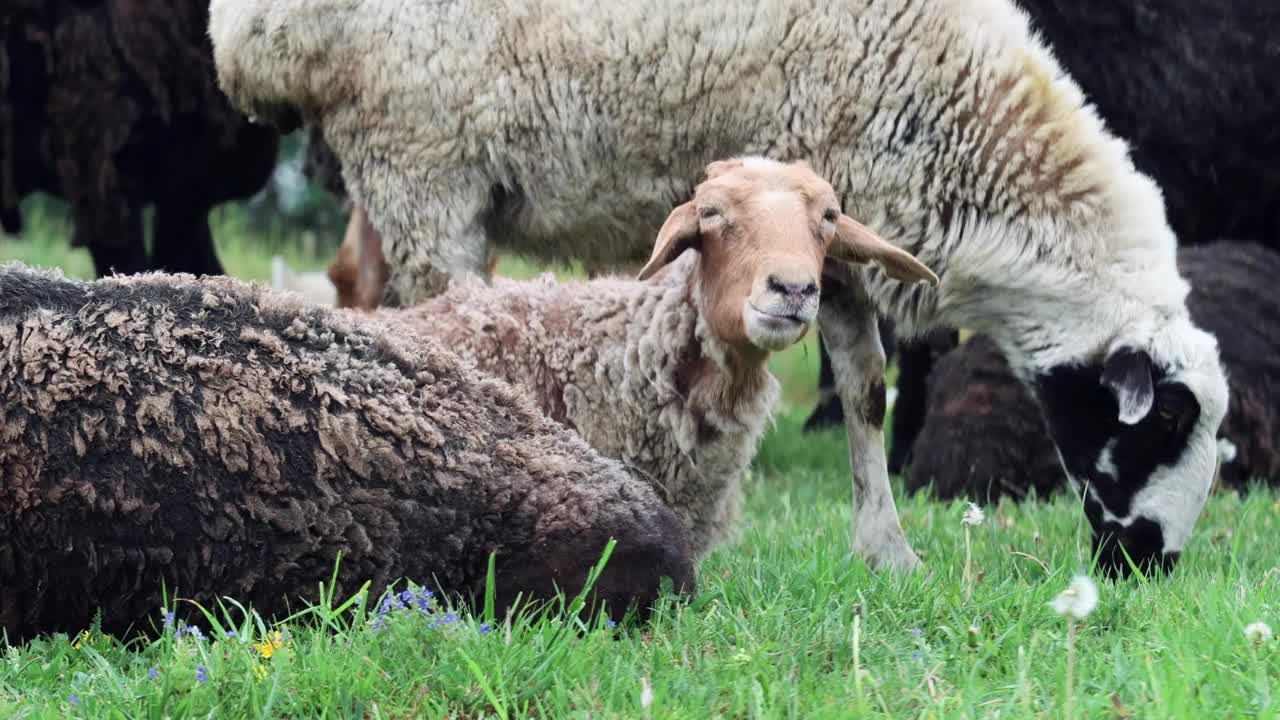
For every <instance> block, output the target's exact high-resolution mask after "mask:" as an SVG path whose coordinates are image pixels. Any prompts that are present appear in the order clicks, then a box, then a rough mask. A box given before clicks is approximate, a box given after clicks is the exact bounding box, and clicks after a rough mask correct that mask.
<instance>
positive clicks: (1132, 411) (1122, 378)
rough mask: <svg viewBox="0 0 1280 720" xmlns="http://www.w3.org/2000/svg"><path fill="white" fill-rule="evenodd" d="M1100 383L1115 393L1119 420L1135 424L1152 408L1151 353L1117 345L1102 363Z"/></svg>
mask: <svg viewBox="0 0 1280 720" xmlns="http://www.w3.org/2000/svg"><path fill="white" fill-rule="evenodd" d="M1102 384H1103V385H1104V386H1105V387H1106V388H1107V389H1108V390H1110V391H1111V394H1112V395H1115V397H1116V404H1117V405H1118V406H1119V416H1120V422H1122V423H1124V424H1125V425H1134V424H1136V423H1137V422H1138V421H1139V420H1141V419H1142V418H1144V417H1146V416H1147V413H1149V412H1151V406H1152V404H1154V403H1155V399H1156V392H1155V389H1154V388H1153V387H1152V382H1151V356H1150V355H1148V354H1147V352H1146V351H1145V350H1134V349H1132V348H1120V349H1119V350H1116V351H1115V352H1113V353H1111V355H1110V356H1109V357H1107V360H1106V362H1105V363H1104V364H1103V366H1102Z"/></svg>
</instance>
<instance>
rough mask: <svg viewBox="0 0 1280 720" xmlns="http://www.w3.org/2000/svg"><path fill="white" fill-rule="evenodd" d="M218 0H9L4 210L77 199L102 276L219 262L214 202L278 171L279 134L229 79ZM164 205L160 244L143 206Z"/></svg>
mask: <svg viewBox="0 0 1280 720" xmlns="http://www.w3.org/2000/svg"><path fill="white" fill-rule="evenodd" d="M208 11H209V4H208V2H207V1H206V0H178V1H177V2H171V1H168V0H97V1H95V2H85V1H83V0H6V2H4V3H0V220H2V221H3V228H4V230H5V231H7V232H10V233H15V232H17V231H18V230H19V229H20V228H21V215H20V212H19V202H20V201H21V200H22V198H23V196H25V195H26V194H28V193H31V192H37V191H42V192H47V193H50V194H53V195H56V196H59V197H61V198H63V199H65V200H66V201H67V202H68V203H69V204H70V208H71V215H72V219H73V220H74V223H75V234H74V236H73V239H72V244H73V245H77V246H87V247H88V250H89V253H90V255H91V256H92V258H93V263H94V268H95V270H96V271H97V274H98V275H99V276H100V277H101V276H103V275H106V274H108V273H109V272H111V271H112V270H115V271H117V272H121V273H133V272H140V271H144V270H149V269H163V270H168V271H171V272H190V273H195V274H220V273H221V272H222V265H221V263H219V261H218V257H217V254H216V252H215V250H214V246H213V237H212V235H211V234H210V231H209V223H208V213H209V210H210V209H211V208H212V207H214V206H216V205H218V204H221V203H224V202H227V201H229V200H234V199H240V198H247V197H249V196H250V195H252V194H253V193H255V192H257V191H258V190H259V189H260V188H261V187H262V186H263V185H264V184H265V183H266V181H267V179H268V178H269V177H270V175H271V171H272V168H273V167H274V165H275V162H276V154H277V149H278V144H279V141H278V134H277V132H276V131H275V130H274V129H272V128H268V127H265V126H260V125H254V124H251V123H250V122H249V121H248V119H247V118H245V117H244V116H243V115H242V114H241V113H240V112H239V111H237V110H236V109H235V108H233V107H232V106H231V105H230V103H229V102H228V101H227V98H226V97H225V96H224V95H223V94H222V91H221V90H219V88H218V86H217V82H216V79H215V76H214V68H213V53H212V49H211V47H210V41H209V37H208V33H207V28H208ZM149 204H154V206H155V217H154V220H153V224H152V229H153V230H154V237H153V239H154V244H153V250H152V252H151V253H150V254H148V252H147V250H146V247H145V245H144V240H143V238H144V230H143V209H144V208H145V207H146V206H147V205H149Z"/></svg>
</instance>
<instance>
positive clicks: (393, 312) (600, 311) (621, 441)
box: [377, 252, 779, 557]
mask: <svg viewBox="0 0 1280 720" xmlns="http://www.w3.org/2000/svg"><path fill="white" fill-rule="evenodd" d="M699 262H700V258H699V256H698V254H697V253H696V252H686V253H685V254H684V255H682V256H681V257H680V258H679V259H677V260H676V261H675V262H674V263H672V264H671V265H669V266H668V267H666V268H664V269H663V270H662V271H661V274H659V275H657V276H655V277H654V278H653V279H651V281H649V282H638V281H635V280H630V279H625V278H601V279H597V280H591V281H585V282H554V281H552V280H551V279H550V276H544V279H542V280H535V281H524V282H522V281H514V280H506V279H495V280H494V282H493V284H492V285H487V284H485V283H483V282H480V281H472V282H463V283H457V284H454V285H453V286H452V287H450V289H449V290H448V291H446V292H445V293H444V294H443V295H439V296H437V297H435V298H432V299H431V300H428V301H427V302H425V303H422V304H420V305H417V306H414V307H413V308H408V309H404V310H397V309H381V310H379V311H378V313H377V317H378V318H379V319H381V320H384V321H387V322H389V323H392V324H394V325H397V326H398V327H400V328H401V329H402V330H405V331H408V332H412V333H416V334H419V335H423V336H426V337H430V338H433V339H435V340H438V341H439V342H440V343H441V344H442V345H444V346H446V347H449V348H451V349H453V350H454V351H456V352H457V353H458V354H459V355H461V356H462V357H464V358H466V359H468V360H469V361H471V362H473V363H475V364H476V365H477V366H478V367H479V368H480V369H481V370H483V371H485V372H488V373H492V374H494V375H497V376H498V377H501V378H504V379H506V380H507V381H509V382H511V383H512V384H514V385H517V386H520V387H522V388H523V389H524V390H526V391H528V392H529V393H530V394H531V395H532V396H533V397H534V399H535V400H536V401H537V402H538V404H539V405H540V406H541V408H542V410H543V411H544V412H546V413H547V414H548V415H550V416H551V417H552V418H554V419H555V420H558V421H560V422H562V423H564V424H565V425H566V426H568V427H570V428H572V429H574V430H576V431H577V432H578V433H579V434H581V435H582V437H583V438H584V439H585V440H586V441H587V442H588V443H589V444H590V445H591V446H592V447H593V448H595V449H596V450H598V451H599V452H600V453H602V454H604V455H607V456H609V457H613V458H617V459H619V460H621V461H622V462H623V464H625V465H626V466H627V468H628V469H629V470H631V471H632V472H634V473H635V474H636V475H638V476H639V477H641V478H643V479H645V480H646V481H647V482H649V483H650V484H651V485H652V486H653V487H654V489H655V490H656V491H657V492H658V494H659V495H660V496H661V497H662V498H663V499H664V500H665V501H666V502H667V503H668V504H669V505H670V506H671V507H672V508H673V509H674V510H675V511H676V514H677V515H679V516H680V519H681V520H682V521H683V522H684V525H685V526H686V527H687V528H688V529H689V531H690V533H691V538H692V542H693V549H694V553H695V554H696V555H697V556H699V557H701V556H703V555H705V554H706V553H707V552H708V551H709V550H710V549H711V548H712V546H713V545H714V544H715V543H717V542H719V541H722V540H725V539H728V538H729V537H730V536H731V534H732V531H733V529H734V526H735V523H736V521H737V518H738V514H739V507H740V504H741V503H740V499H741V495H742V492H741V483H742V477H743V474H744V473H745V472H746V470H747V467H748V466H749V465H750V463H751V459H752V457H753V456H754V454H755V451H756V447H757V445H758V443H759V440H760V437H761V434H762V433H763V431H764V428H765V424H766V422H767V421H768V419H769V416H770V410H771V409H772V407H773V405H774V403H775V401H776V400H777V398H778V394H779V386H778V382H777V380H775V379H774V377H773V376H772V375H771V374H769V371H768V368H767V367H766V365H765V363H764V362H763V360H762V361H761V362H759V363H758V364H755V365H752V366H750V367H745V368H739V367H733V366H732V364H731V362H730V361H729V355H728V353H727V352H726V348H725V347H724V346H723V344H722V343H721V342H720V341H719V340H718V339H717V338H716V337H715V336H714V335H712V334H711V332H710V331H709V329H708V328H707V326H706V324H705V323H704V322H703V318H702V313H701V312H699V309H698V298H700V297H701V295H702V293H701V292H700V290H699V273H698V272H697V268H698V263H699Z"/></svg>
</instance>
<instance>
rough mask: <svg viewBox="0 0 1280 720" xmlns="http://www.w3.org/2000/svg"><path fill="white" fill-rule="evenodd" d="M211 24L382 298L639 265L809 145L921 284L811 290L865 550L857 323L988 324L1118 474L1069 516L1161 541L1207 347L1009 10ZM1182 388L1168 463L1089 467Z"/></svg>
mask: <svg viewBox="0 0 1280 720" xmlns="http://www.w3.org/2000/svg"><path fill="white" fill-rule="evenodd" d="M209 26H210V35H211V37H212V38H213V46H214V60H215V64H216V66H217V72H218V79H219V83H220V86H221V87H222V88H223V89H224V91H226V93H227V95H228V97H230V98H231V100H232V102H233V103H235V104H236V106H237V107H239V108H241V109H242V110H244V111H245V112H247V113H249V114H251V115H253V116H255V117H257V118H259V119H261V120H262V121H263V122H267V123H271V124H273V125H277V126H279V127H282V128H283V127H296V126H300V125H301V124H304V123H305V124H310V125H315V126H318V127H319V128H320V131H321V132H322V133H323V136H324V138H325V140H326V142H327V143H328V144H329V146H330V147H331V148H332V149H333V151H334V153H335V155H336V157H337V158H338V159H339V161H340V163H341V165H342V168H343V180H344V182H345V184H346V187H347V189H348V191H349V192H350V193H351V195H352V197H353V198H354V199H355V201H356V202H357V203H358V204H360V205H362V206H363V207H364V208H365V210H366V211H367V212H368V213H369V217H370V218H371V220H372V222H373V224H374V226H375V227H377V228H378V230H379V232H381V233H382V236H383V239H384V241H385V242H384V246H385V247H384V249H385V251H386V257H387V262H388V269H389V276H390V277H389V281H388V291H387V300H389V301H390V303H391V304H408V303H413V302H415V301H417V300H420V299H422V298H425V297H429V296H432V295H434V294H436V293H438V292H439V291H440V290H442V289H443V288H444V287H445V286H446V285H447V284H448V282H449V280H450V279H455V278H459V277H465V276H468V275H475V276H480V275H482V273H483V264H484V261H485V258H486V256H487V253H488V252H489V250H490V245H494V246H496V247H500V248H505V249H510V250H514V251H516V252H522V253H526V254H532V255H535V256H540V257H542V258H544V259H551V260H558V259H567V258H577V259H579V260H583V261H586V262H632V261H634V262H641V261H643V258H644V256H645V254H646V252H647V243H646V242H644V241H645V240H646V239H647V237H650V236H651V233H652V232H653V230H654V229H655V228H657V227H658V226H659V225H660V223H661V220H662V218H663V216H664V215H665V214H666V213H667V211H668V210H669V209H670V207H672V206H673V205H675V204H677V202H678V201H679V199H680V198H682V197H685V196H686V195H687V194H688V191H689V189H690V188H691V187H692V185H693V184H694V183H693V179H694V178H695V176H696V174H697V172H698V171H700V169H701V168H702V167H703V166H704V165H705V164H706V163H707V162H710V161H711V160H713V159H715V158H717V157H725V156H728V155H742V154H758V155H764V156H768V157H774V158H779V159H802V160H807V161H808V162H809V163H810V164H811V165H812V166H813V167H814V169H815V170H816V171H817V172H818V174H819V175H821V176H823V177H825V178H827V179H829V180H830V181H831V183H832V185H833V186H834V187H835V188H836V189H837V192H838V194H839V195H840V198H841V201H842V203H841V204H842V206H843V208H844V211H845V212H846V213H848V214H849V215H850V216H853V217H858V218H860V219H861V220H862V221H864V222H865V223H866V224H867V225H868V226H869V227H870V228H871V229H872V230H874V231H875V232H876V233H878V234H879V235H880V236H882V237H884V238H885V239H886V240H888V241H889V242H891V243H893V244H894V245H897V246H898V247H901V248H902V249H904V250H906V251H907V252H908V253H910V254H911V255H913V256H915V257H917V258H918V259H919V260H920V261H921V262H923V263H924V264H925V265H926V266H928V267H930V268H931V269H933V270H934V271H935V272H936V273H937V275H938V276H939V277H940V278H941V283H940V284H939V285H938V286H937V287H924V286H920V285H917V284H914V283H900V282H898V281H896V280H893V279H891V278H889V277H888V276H887V275H886V274H885V273H884V272H883V271H882V270H880V269H879V268H878V267H876V266H869V267H865V268H859V269H856V270H851V269H849V268H846V267H837V268H835V269H834V270H833V271H832V272H831V273H829V277H828V279H827V280H824V287H823V298H822V307H821V310H820V316H819V320H818V329H819V331H820V333H821V335H822V338H823V341H824V342H825V343H826V345H827V347H828V349H829V350H830V351H831V358H832V363H833V375H834V377H835V389H836V391H837V394H838V395H839V397H840V398H841V402H842V404H843V407H844V410H845V413H844V414H845V417H846V434H847V435H848V438H849V457H850V467H851V470H852V476H853V486H854V492H853V496H854V505H855V508H854V512H853V528H852V542H853V548H854V550H855V551H856V552H857V553H858V554H860V555H861V556H863V557H864V558H866V560H867V561H868V562H869V563H870V564H871V565H873V566H875V567H889V568H896V569H910V568H915V567H918V566H919V565H920V561H919V558H918V557H917V555H916V553H915V552H914V550H913V549H912V548H911V545H910V543H909V542H908V541H907V539H906V537H905V535H904V533H903V532H902V528H901V523H900V521H899V519H898V515H897V509H896V505H895V502H894V499H893V494H892V491H891V488H890V485H889V477H888V473H887V471H886V462H885V457H884V446H883V442H884V440H883V427H882V426H883V420H884V408H885V390H884V380H883V374H884V352H883V348H882V347H881V344H880V340H879V337H878V333H877V332H876V328H875V315H876V312H877V311H879V312H880V313H881V314H882V315H884V316H886V317H888V318H890V319H892V320H893V321H894V323H895V326H896V329H897V331H898V332H899V333H900V334H901V335H902V336H903V337H904V338H912V337H918V336H920V335H922V334H924V333H925V332H927V331H928V330H930V329H933V328H935V327H965V328H970V329H972V330H974V331H977V332H987V333H989V334H990V335H991V336H992V338H993V339H994V340H995V341H996V342H997V343H998V344H999V345H1000V347H1001V348H1002V349H1003V350H1004V351H1005V352H1006V354H1007V355H1009V357H1010V358H1011V359H1012V361H1013V365H1014V367H1015V368H1016V369H1017V371H1018V373H1019V376H1020V377H1022V378H1023V380H1024V381H1026V382H1027V383H1028V384H1029V385H1031V386H1032V387H1035V388H1036V394H1037V397H1038V400H1039V402H1040V403H1042V404H1043V405H1045V406H1046V407H1047V409H1048V411H1049V413H1050V415H1051V417H1054V418H1056V419H1057V420H1058V421H1057V422H1055V423H1054V424H1053V429H1054V437H1055V441H1056V444H1057V446H1058V447H1059V448H1065V449H1066V450H1067V451H1069V452H1067V453H1065V457H1064V461H1065V465H1066V468H1067V469H1068V470H1069V473H1070V475H1071V476H1072V478H1073V485H1075V487H1076V488H1077V490H1078V491H1081V492H1083V488H1084V485H1085V484H1088V485H1089V486H1090V487H1096V486H1097V485H1098V483H1099V482H1107V483H1111V484H1113V485H1116V486H1118V487H1121V488H1124V489H1125V490H1124V491H1123V492H1118V493H1113V494H1110V495H1106V496H1103V495H1100V494H1098V493H1096V492H1092V491H1090V492H1089V493H1087V494H1086V496H1085V502H1084V504H1085V505H1086V506H1088V507H1090V508H1092V509H1093V512H1092V513H1091V514H1092V515H1093V516H1094V517H1105V518H1106V519H1105V520H1104V521H1100V522H1095V523H1094V525H1093V529H1094V532H1095V533H1099V534H1107V536H1108V537H1109V538H1110V542H1113V543H1116V542H1118V543H1123V544H1124V546H1125V547H1126V549H1127V550H1128V551H1129V552H1130V554H1131V555H1132V556H1133V557H1134V558H1135V559H1136V560H1137V561H1138V562H1139V563H1140V564H1148V563H1149V562H1150V561H1159V560H1161V559H1163V558H1176V557H1177V554H1178V553H1179V552H1180V551H1181V550H1182V548H1183V547H1184V546H1185V545H1186V543H1187V542H1188V539H1189V538H1190V536H1191V533H1192V529H1193V526H1194V525H1195V521H1196V519H1197V518H1198V517H1199V514H1200V511H1201V510H1202V508H1203V505H1204V499H1205V495H1206V490H1207V488H1208V487H1209V484H1210V482H1211V481H1212V477H1213V469H1214V458H1215V456H1216V455H1215V453H1216V445H1215V434H1216V432H1217V429H1218V426H1219V424H1220V423H1221V420H1222V416H1223V414H1224V413H1225V410H1226V402H1227V390H1226V381H1225V379H1224V377H1223V374H1222V370H1221V366H1220V363H1219V361H1218V356H1217V346H1216V343H1215V341H1214V339H1213V337H1212V336H1211V335H1209V334H1208V333H1205V332H1204V331H1202V330H1200V329H1199V328H1197V327H1195V326H1194V324H1193V323H1192V322H1191V320H1190V318H1189V316H1188V314H1187V310H1186V303H1185V296H1186V293H1187V285H1186V282H1185V280H1184V279H1183V278H1182V277H1181V276H1180V275H1179V274H1178V269H1177V265H1176V262H1175V257H1174V237H1173V233H1172V232H1171V230H1170V228H1169V224H1168V220H1167V218H1166V216H1165V212H1164V208H1163V205H1162V202H1161V195H1160V191H1159V189H1158V187H1157V186H1156V185H1155V183H1153V182H1152V181H1151V180H1150V178H1148V177H1147V176H1146V175H1144V174H1142V173H1140V172H1138V171H1137V170H1136V169H1135V168H1134V166H1133V163H1132V160H1131V159H1130V157H1129V154H1128V147H1127V145H1126V144H1125V143H1124V142H1123V141H1122V140H1120V139H1119V138H1117V137H1115V136H1114V135H1113V134H1112V133H1110V132H1108V131H1107V130H1106V128H1105V127H1104V125H1103V123H1102V121H1101V120H1100V118H1099V117H1098V115H1097V113H1096V112H1095V111H1094V109H1093V108H1092V107H1090V106H1088V105H1087V104H1086V103H1085V99H1084V96H1083V94H1082V93H1081V91H1080V88H1079V86H1078V85H1077V84H1076V83H1075V81H1074V80H1072V79H1071V78H1070V77H1069V76H1067V75H1066V74H1065V73H1063V72H1062V71H1061V68H1060V66H1059V65H1058V63H1057V62H1056V61H1055V60H1054V59H1053V57H1052V55H1051V54H1050V52H1049V51H1048V49H1047V48H1046V47H1045V46H1044V44H1043V43H1042V42H1040V41H1039V40H1038V39H1037V38H1035V37H1034V36H1033V34H1032V33H1031V31H1030V28H1029V27H1028V22H1027V17H1026V15H1025V14H1024V13H1023V12H1022V11H1021V10H1020V9H1019V8H1018V7H1017V6H1016V5H1014V4H1013V3H1012V2H1011V0H931V1H925V0H840V1H839V2H837V3H836V4H834V5H833V4H826V5H822V6H817V5H814V4H813V3H810V2H801V1H800V0H781V1H780V2H774V3H768V4H766V5H754V4H730V5H722V4H718V5H714V6H711V5H707V4H705V3H694V2H689V0H661V1H660V2H658V3H656V4H655V3H644V4H635V3H632V4H623V3H612V4H604V5H601V4H600V3H595V2H588V1H587V0H538V1H536V2H528V3H520V4H502V5H500V6H499V5H492V4H482V5H476V4H472V3H461V2H446V3H431V4H423V3H398V2H387V1H386V0H321V1H320V2H316V0H270V1H268V0H213V2H211V4H210V24H209ZM1184 396H1185V397H1187V398H1188V399H1189V401H1188V402H1186V403H1185V404H1184V405H1183V407H1182V409H1183V411H1184V412H1185V413H1187V415H1186V417H1185V418H1183V419H1184V420H1186V422H1187V425H1186V427H1187V431H1186V432H1179V433H1178V434H1177V435H1176V436H1173V435H1171V436H1170V437H1169V438H1168V442H1169V443H1170V444H1172V445H1175V446H1177V447H1180V448H1183V451H1182V452H1181V453H1180V454H1179V455H1178V456H1177V460H1176V461H1175V462H1172V463H1169V464H1164V463H1159V462H1156V461H1155V460H1156V459H1155V458H1154V457H1150V456H1147V457H1145V458H1144V460H1145V462H1143V463H1139V464H1135V465H1132V466H1125V468H1123V469H1122V470H1118V471H1117V473H1118V474H1119V475H1120V476H1119V477H1117V476H1115V474H1112V473H1110V472H1109V471H1107V470H1105V469H1104V470H1099V469H1098V462H1097V461H1098V459H1099V457H1101V456H1102V454H1103V453H1104V451H1108V450H1107V448H1108V447H1112V446H1116V445H1119V446H1122V447H1123V448H1125V451H1126V452H1128V451H1129V450H1128V449H1127V448H1128V447H1129V446H1130V445H1131V444H1132V443H1133V438H1134V437H1135V436H1134V434H1133V433H1134V432H1135V426H1137V425H1138V424H1139V423H1140V422H1142V421H1143V419H1144V418H1146V417H1147V416H1148V414H1149V413H1150V411H1151V408H1152V407H1154V406H1156V405H1160V406H1161V407H1163V406H1164V404H1165V403H1167V402H1177V400H1172V399H1170V398H1174V397H1176V398H1183V397H1184ZM1081 397H1084V398H1086V399H1087V400H1088V404H1081V403H1079V402H1076V401H1077V400H1078V399H1080V398H1081ZM1191 400H1193V401H1194V402H1191ZM1082 427H1105V428H1108V430H1109V435H1108V436H1107V437H1102V436H1088V437H1080V436H1079V435H1078V429H1079V428H1082ZM1179 427H1182V423H1179ZM1111 451H1112V452H1114V451H1116V450H1111ZM1133 452H1139V453H1141V452H1142V451H1141V450H1140V449H1135V450H1133ZM1102 511H1105V512H1102ZM1109 569H1117V568H1109ZM1118 569H1119V570H1121V571H1123V570H1125V569H1127V568H1126V567H1122V568H1118Z"/></svg>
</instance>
